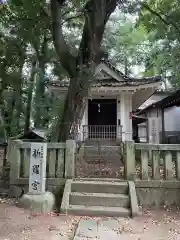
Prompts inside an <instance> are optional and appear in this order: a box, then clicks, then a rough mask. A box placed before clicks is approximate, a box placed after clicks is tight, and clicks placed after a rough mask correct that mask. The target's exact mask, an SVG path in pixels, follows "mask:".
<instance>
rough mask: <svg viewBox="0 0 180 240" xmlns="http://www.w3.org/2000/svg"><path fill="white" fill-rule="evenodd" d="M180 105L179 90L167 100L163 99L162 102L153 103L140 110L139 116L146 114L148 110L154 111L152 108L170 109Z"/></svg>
mask: <svg viewBox="0 0 180 240" xmlns="http://www.w3.org/2000/svg"><path fill="white" fill-rule="evenodd" d="M177 105H180V90H177V91H176V92H173V93H171V95H169V96H168V97H166V98H163V99H162V100H160V101H158V102H156V103H152V104H151V105H149V106H148V107H146V108H144V109H142V110H140V111H139V112H138V113H137V114H138V115H141V114H144V113H146V112H147V111H148V110H150V109H152V108H155V107H156V108H157V107H159V108H168V107H173V106H177Z"/></svg>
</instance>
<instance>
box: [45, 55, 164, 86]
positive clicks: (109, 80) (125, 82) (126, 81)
mask: <svg viewBox="0 0 180 240" xmlns="http://www.w3.org/2000/svg"><path fill="white" fill-rule="evenodd" d="M101 64H104V65H105V66H106V67H108V68H109V69H110V70H112V71H113V72H114V73H116V74H117V75H118V76H119V79H120V80H117V79H116V78H115V77H113V76H110V73H108V72H106V70H105V69H103V68H102V69H101V70H100V72H102V74H104V73H105V72H106V76H105V77H104V78H101V79H98V78H96V79H95V80H93V83H92V87H124V86H127V87H128V86H135V87H136V86H139V85H145V84H152V83H157V82H161V81H162V78H161V76H154V77H142V78H134V77H130V76H127V75H126V74H124V73H122V72H121V71H119V70H118V69H117V68H116V67H115V66H114V65H113V64H112V63H111V62H110V61H109V60H105V59H102V60H101ZM47 85H49V86H54V87H60V88H67V87H68V86H69V81H68V80H66V81H63V80H62V81H48V82H47Z"/></svg>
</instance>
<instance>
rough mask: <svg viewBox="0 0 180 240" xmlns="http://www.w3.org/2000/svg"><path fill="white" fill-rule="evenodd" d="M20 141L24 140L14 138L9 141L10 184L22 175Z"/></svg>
mask: <svg viewBox="0 0 180 240" xmlns="http://www.w3.org/2000/svg"><path fill="white" fill-rule="evenodd" d="M18 143H19V144H20V143H22V141H20V140H12V139H10V140H9V141H8V152H7V160H8V162H9V163H10V184H13V183H14V181H15V180H17V179H18V178H19V177H20V165H21V155H20V149H19V144H18Z"/></svg>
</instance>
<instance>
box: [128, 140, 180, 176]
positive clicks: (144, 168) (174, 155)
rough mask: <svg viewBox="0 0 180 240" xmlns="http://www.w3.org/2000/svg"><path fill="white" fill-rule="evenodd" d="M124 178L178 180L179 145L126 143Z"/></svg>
mask: <svg viewBox="0 0 180 240" xmlns="http://www.w3.org/2000/svg"><path fill="white" fill-rule="evenodd" d="M137 152H138V153H139V157H138V159H137V158H136V153H137ZM125 177H126V178H127V179H134V180H136V179H139V180H180V145H179V144H147V143H135V144H134V142H127V143H126V161H125Z"/></svg>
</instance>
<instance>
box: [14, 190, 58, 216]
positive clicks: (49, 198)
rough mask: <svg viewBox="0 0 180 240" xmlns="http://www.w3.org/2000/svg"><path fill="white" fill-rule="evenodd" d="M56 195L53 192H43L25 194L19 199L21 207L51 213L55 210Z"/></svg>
mask: <svg viewBox="0 0 180 240" xmlns="http://www.w3.org/2000/svg"><path fill="white" fill-rule="evenodd" d="M54 204H55V197H54V195H53V194H52V193H51V192H44V193H41V194H32V193H27V194H24V195H23V196H22V197H21V198H20V200H19V204H18V206H19V207H23V208H25V209H28V210H31V211H33V212H36V213H49V212H51V211H52V210H53V207H54Z"/></svg>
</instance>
